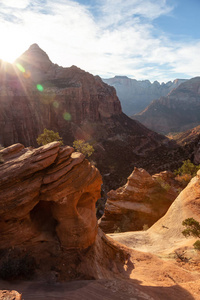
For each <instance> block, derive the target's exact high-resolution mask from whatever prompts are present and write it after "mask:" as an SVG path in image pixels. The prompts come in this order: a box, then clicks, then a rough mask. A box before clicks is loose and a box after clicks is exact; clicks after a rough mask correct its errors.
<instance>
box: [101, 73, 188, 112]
mask: <svg viewBox="0 0 200 300" xmlns="http://www.w3.org/2000/svg"><path fill="white" fill-rule="evenodd" d="M103 81H104V82H106V83H107V84H109V85H111V86H114V87H115V89H116V92H117V96H118V97H119V100H120V102H121V105H122V110H123V112H124V113H125V114H127V115H128V116H132V115H134V114H136V113H138V112H140V111H142V110H143V109H145V108H146V107H147V106H148V105H149V104H150V103H151V101H152V100H155V99H159V98H160V97H162V96H166V95H167V94H168V93H169V92H171V91H172V90H173V89H175V88H177V87H178V86H179V85H180V84H181V83H183V82H185V81H186V79H175V80H174V81H173V82H172V81H169V82H167V83H162V84H160V83H159V82H158V81H154V82H153V83H151V82H150V81H149V80H136V79H131V78H128V77H127V76H115V77H114V78H109V79H103Z"/></svg>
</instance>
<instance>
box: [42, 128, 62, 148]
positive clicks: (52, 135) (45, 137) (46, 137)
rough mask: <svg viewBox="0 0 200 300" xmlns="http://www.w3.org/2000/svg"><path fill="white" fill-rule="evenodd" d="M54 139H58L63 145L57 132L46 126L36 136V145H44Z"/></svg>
mask: <svg viewBox="0 0 200 300" xmlns="http://www.w3.org/2000/svg"><path fill="white" fill-rule="evenodd" d="M55 141H58V142H60V144H61V145H63V139H62V138H61V137H60V136H59V133H58V132H54V131H53V130H48V129H46V128H45V129H44V132H43V133H42V134H40V135H39V136H38V138H37V143H38V145H46V144H48V143H51V142H55Z"/></svg>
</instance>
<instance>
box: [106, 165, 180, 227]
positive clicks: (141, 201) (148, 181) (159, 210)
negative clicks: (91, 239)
mask: <svg viewBox="0 0 200 300" xmlns="http://www.w3.org/2000/svg"><path fill="white" fill-rule="evenodd" d="M179 192H180V185H179V183H178V182H177V181H176V180H175V175H174V174H173V173H171V172H161V173H159V174H155V175H153V176H151V175H149V173H148V172H146V171H145V170H144V169H137V168H135V169H134V171H133V172H132V174H131V175H130V176H129V177H128V181H127V183H126V184H125V185H124V186H123V187H121V188H119V189H117V190H116V191H113V190H112V191H110V192H109V193H108V200H107V203H106V206H105V212H104V215H103V217H102V219H101V221H100V227H101V228H102V230H103V231H104V232H106V233H111V232H115V231H116V232H117V231H118V232H121V231H122V232H125V231H134V230H142V229H147V228H148V227H150V226H151V225H153V224H154V223H155V222H156V221H157V220H158V219H159V218H161V217H162V216H163V215H164V214H165V213H166V211H167V210H168V208H169V206H170V205H171V203H172V202H173V200H174V199H175V198H176V196H177V195H178V193H179Z"/></svg>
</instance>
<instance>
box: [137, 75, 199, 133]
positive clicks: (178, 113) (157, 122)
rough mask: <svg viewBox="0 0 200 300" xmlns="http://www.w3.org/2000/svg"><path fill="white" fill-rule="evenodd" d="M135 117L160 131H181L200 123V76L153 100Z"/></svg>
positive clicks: (152, 128)
mask: <svg viewBox="0 0 200 300" xmlns="http://www.w3.org/2000/svg"><path fill="white" fill-rule="evenodd" d="M132 118H133V119H135V120H138V121H140V122H141V123H142V124H144V125H145V126H147V127H148V128H150V129H151V130H154V131H156V132H159V133H163V134H167V133H169V132H181V131H186V130H188V129H191V128H193V127H195V126H198V125H199V124H200V77H195V78H192V79H190V80H188V81H186V82H184V83H182V84H181V85H179V86H178V87H177V88H176V89H175V90H173V91H172V92H171V93H170V94H169V95H168V96H166V97H162V98H160V99H158V100H155V101H153V102H152V103H151V104H150V105H149V106H148V107H147V108H146V109H145V110H143V111H142V112H140V113H138V114H136V115H134V116H132Z"/></svg>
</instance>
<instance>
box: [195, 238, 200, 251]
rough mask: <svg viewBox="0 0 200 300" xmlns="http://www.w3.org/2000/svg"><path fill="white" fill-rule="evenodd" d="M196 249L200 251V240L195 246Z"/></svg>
mask: <svg viewBox="0 0 200 300" xmlns="http://www.w3.org/2000/svg"><path fill="white" fill-rule="evenodd" d="M193 246H194V249H195V250H198V251H200V240H197V241H196V242H195V243H194V244H193Z"/></svg>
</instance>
